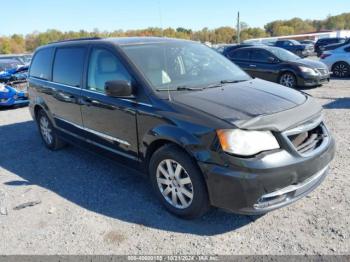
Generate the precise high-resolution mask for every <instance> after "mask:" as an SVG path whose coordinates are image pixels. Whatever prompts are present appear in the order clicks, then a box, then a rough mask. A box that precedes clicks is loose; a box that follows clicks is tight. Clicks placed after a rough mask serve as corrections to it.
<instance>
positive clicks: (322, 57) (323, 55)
mask: <svg viewBox="0 0 350 262" xmlns="http://www.w3.org/2000/svg"><path fill="white" fill-rule="evenodd" d="M329 56H331V54H322V55H321V56H320V58H321V59H325V58H327V57H329Z"/></svg>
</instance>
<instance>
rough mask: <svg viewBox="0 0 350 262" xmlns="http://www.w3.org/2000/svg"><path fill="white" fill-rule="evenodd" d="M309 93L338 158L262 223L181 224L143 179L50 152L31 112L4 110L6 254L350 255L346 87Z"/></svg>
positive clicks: (0, 120)
mask: <svg viewBox="0 0 350 262" xmlns="http://www.w3.org/2000/svg"><path fill="white" fill-rule="evenodd" d="M305 91H306V92H308V93H310V94H312V95H313V96H315V97H317V98H318V100H319V102H320V103H322V104H323V105H324V108H325V118H326V122H327V123H328V126H329V128H330V129H331V130H332V132H333V134H334V136H335V138H336V141H337V156H336V159H335V161H334V162H333V163H332V166H331V170H330V175H329V176H328V178H327V179H326V181H325V182H324V183H323V184H322V185H321V186H320V187H319V188H318V189H317V190H316V191H314V192H313V193H312V194H310V195H309V196H308V197H306V198H303V199H302V200H300V201H298V202H297V203H295V204H293V205H291V206H289V207H286V208H283V209H280V210H277V211H274V212H272V213H269V214H267V215H265V216H262V217H259V218H252V217H247V216H238V215H234V214H227V213H224V212H223V211H219V210H214V211H212V212H210V213H209V214H208V215H206V216H205V217H203V218H202V219H198V220H194V221H184V220H180V219H178V218H175V217H173V216H171V215H170V214H168V213H167V212H166V211H165V210H163V208H162V207H161V205H160V204H159V203H158V202H157V200H156V199H155V198H154V196H153V194H152V192H151V190H150V185H149V183H148V181H147V180H145V179H144V178H142V177H141V176H140V175H139V174H137V172H135V171H132V170H128V169H126V168H125V167H121V166H119V165H118V164H117V163H115V162H112V161H110V160H108V159H105V158H101V157H99V156H97V155H94V154H92V153H88V152H85V151H83V150H81V149H79V148H75V147H72V146H71V147H67V148H65V149H64V150H61V151H59V152H50V151H49V150H47V149H45V148H44V146H43V145H42V143H41V140H40V138H39V135H38V132H37V129H36V125H35V123H34V122H33V121H32V119H31V117H30V114H29V112H28V109H27V108H19V109H9V110H1V111H0V134H1V136H0V148H1V150H0V236H1V241H0V254H153V255H155V254H193V255H194V254H219V255H227V254H349V253H350V225H349V223H350V219H349V217H350V190H349V188H350V179H349V178H350V177H349V173H350V172H349V171H350V168H349V165H350V79H349V80H332V81H331V83H330V84H327V85H326V86H324V87H321V88H317V89H309V90H305ZM28 202H32V204H33V206H29V207H26V208H23V206H20V205H21V204H24V203H28ZM16 207H17V208H16Z"/></svg>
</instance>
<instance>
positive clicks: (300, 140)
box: [288, 125, 325, 154]
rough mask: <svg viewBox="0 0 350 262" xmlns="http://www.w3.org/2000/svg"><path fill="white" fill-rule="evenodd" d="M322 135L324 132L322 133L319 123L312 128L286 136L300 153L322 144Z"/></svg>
mask: <svg viewBox="0 0 350 262" xmlns="http://www.w3.org/2000/svg"><path fill="white" fill-rule="evenodd" d="M324 137H325V134H324V133H323V129H322V127H321V125H320V126H317V127H316V128H314V129H312V130H309V131H305V132H302V133H300V134H296V135H291V136H288V138H289V140H290V141H291V142H292V144H293V146H294V147H295V149H296V150H297V151H298V153H300V154H308V153H310V152H312V151H314V150H315V149H316V148H317V147H318V146H320V145H321V144H322V141H323V138H324Z"/></svg>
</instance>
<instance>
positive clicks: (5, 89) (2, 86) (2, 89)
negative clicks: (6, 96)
mask: <svg viewBox="0 0 350 262" xmlns="http://www.w3.org/2000/svg"><path fill="white" fill-rule="evenodd" d="M9 91H10V90H9V89H8V88H6V86H5V85H3V84H0V92H2V93H8V92H9Z"/></svg>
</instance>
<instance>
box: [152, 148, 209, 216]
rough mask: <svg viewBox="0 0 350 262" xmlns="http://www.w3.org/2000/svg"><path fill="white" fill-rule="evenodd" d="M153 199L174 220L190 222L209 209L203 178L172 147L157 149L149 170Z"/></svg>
mask: <svg viewBox="0 0 350 262" xmlns="http://www.w3.org/2000/svg"><path fill="white" fill-rule="evenodd" d="M149 172H150V177H151V182H152V185H153V188H154V190H155V193H156V195H157V196H158V198H159V199H160V200H161V202H162V203H163V205H164V206H165V208H166V209H167V210H168V211H169V212H171V213H173V214H174V215H176V216H179V217H182V218H187V219H192V218H196V217H200V216H202V215H203V214H205V213H206V212H207V211H208V209H209V200H208V193H207V189H206V185H205V182H204V179H203V175H202V173H201V172H200V170H199V169H198V167H197V166H196V164H195V163H194V162H193V160H192V159H191V158H190V157H189V156H188V154H187V153H185V152H184V151H182V150H181V149H179V148H178V147H176V146H174V145H167V146H164V147H162V148H160V149H158V150H157V151H156V152H155V153H154V154H153V156H152V158H151V161H150V167H149Z"/></svg>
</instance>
